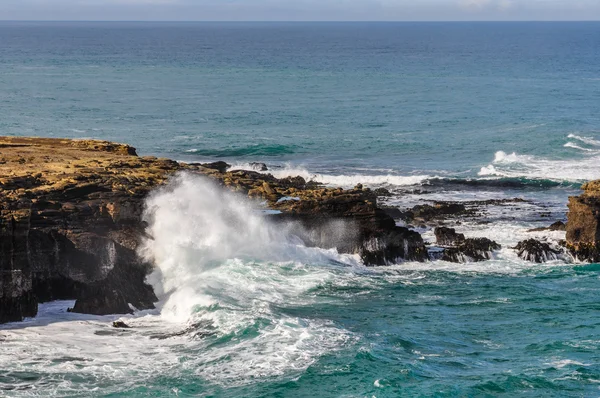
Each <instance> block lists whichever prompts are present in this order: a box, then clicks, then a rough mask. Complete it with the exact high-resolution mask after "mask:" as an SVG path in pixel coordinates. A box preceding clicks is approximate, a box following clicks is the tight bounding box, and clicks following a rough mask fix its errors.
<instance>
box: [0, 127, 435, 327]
mask: <svg viewBox="0 0 600 398" xmlns="http://www.w3.org/2000/svg"><path fill="white" fill-rule="evenodd" d="M177 172H189V173H196V174H200V175H204V176H206V177H207V178H211V179H213V180H214V181H216V182H217V183H218V184H221V185H223V186H224V187H227V188H229V189H232V190H234V191H237V192H239V193H240V194H241V195H247V196H249V197H251V198H257V199H259V200H261V201H265V202H266V203H267V206H268V207H270V208H271V209H274V210H277V212H274V213H277V214H274V215H272V216H269V217H271V218H272V219H273V221H275V222H287V223H291V224H293V225H297V226H298V227H297V232H298V234H299V235H301V238H302V239H303V240H304V241H305V243H306V244H307V245H314V246H319V247H324V248H334V247H335V248H337V249H338V250H339V251H340V252H345V253H356V254H359V255H360V256H361V257H362V258H363V260H364V261H365V263H366V264H368V265H382V264H387V263H393V262H397V261H400V260H418V261H424V260H426V259H427V250H426V248H425V245H424V243H423V240H422V238H421V236H420V235H419V234H418V233H417V232H414V231H411V230H409V229H407V228H403V227H398V226H396V223H395V222H394V220H393V219H392V218H391V217H390V216H389V215H388V214H386V213H385V212H384V211H383V210H381V209H379V208H378V207H377V199H376V195H375V194H374V193H373V192H372V191H371V190H370V189H363V188H362V187H357V188H355V189H351V190H343V189H334V188H326V187H323V186H320V185H319V184H317V183H313V182H307V181H305V180H304V179H302V178H301V177H294V178H284V179H276V178H275V177H273V176H272V175H270V174H264V173H259V172H256V171H243V170H240V171H227V167H226V165H224V164H223V163H222V162H217V163H213V164H205V165H201V164H185V163H178V162H175V161H173V160H169V159H160V158H156V157H139V156H137V154H136V151H135V149H134V148H133V147H131V146H129V145H125V144H115V143H111V142H106V141H96V140H67V139H49V138H17V137H0V250H1V253H2V255H1V256H0V273H1V276H2V281H1V282H0V322H11V321H19V320H22V319H23V318H24V317H31V316H35V315H36V313H37V307H38V303H39V302H44V301H50V300H57V299H75V300H76V302H75V306H74V308H73V309H72V310H73V311H75V312H81V313H89V314H98V315H102V314H112V313H129V312H132V311H133V309H134V308H135V309H149V308H153V306H154V303H155V302H156V301H157V298H156V296H155V295H154V292H153V290H152V288H151V287H150V286H149V285H147V284H146V283H145V278H146V275H147V274H148V272H149V271H150V270H151V267H152V265H151V264H146V263H144V262H143V261H141V260H140V259H139V257H138V256H137V255H136V250H137V247H138V245H139V243H140V240H141V237H142V236H144V230H145V225H144V224H143V222H142V220H141V218H142V217H141V216H142V212H143V210H144V199H145V198H146V196H147V195H148V194H149V192H150V191H151V190H152V189H153V188H155V187H157V186H159V185H161V184H163V183H165V181H166V180H167V179H168V178H169V176H170V175H172V174H174V173H177ZM285 198H294V200H285ZM282 199H284V200H282ZM336 222H343V223H345V225H350V226H351V228H344V229H342V230H343V231H344V232H343V233H340V232H336V231H337V229H335V228H334V227H332V226H335V225H336Z"/></svg>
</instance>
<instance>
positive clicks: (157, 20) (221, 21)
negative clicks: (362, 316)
mask: <svg viewBox="0 0 600 398" xmlns="http://www.w3.org/2000/svg"><path fill="white" fill-rule="evenodd" d="M0 22H136V23H148V22H150V23H152V22H154V23H156V22H159V23H489V22H497V23H528V22H550V23H552V22H600V19H531V20H527V19H523V20H510V19H506V20H500V19H474V20H460V19H452V20H425V19H423V20H259V19H256V20H177V19H172V20H171V19H164V20H160V19H156V20H154V19H147V20H136V19H131V20H129V19H0Z"/></svg>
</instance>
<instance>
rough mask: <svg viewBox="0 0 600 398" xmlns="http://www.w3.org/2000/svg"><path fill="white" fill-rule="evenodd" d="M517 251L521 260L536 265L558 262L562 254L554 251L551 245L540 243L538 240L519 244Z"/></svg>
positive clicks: (529, 240) (528, 240)
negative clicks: (551, 261)
mask: <svg viewBox="0 0 600 398" xmlns="http://www.w3.org/2000/svg"><path fill="white" fill-rule="evenodd" d="M515 250H516V251H517V254H518V255H519V257H520V258H522V259H523V260H527V261H531V262H534V263H545V262H546V261H550V260H556V259H557V258H558V255H559V254H560V253H561V251H560V250H557V249H554V248H553V247H552V246H550V244H549V243H546V242H540V241H539V240H536V239H527V240H524V241H521V242H519V243H518V244H517V246H516V247H515Z"/></svg>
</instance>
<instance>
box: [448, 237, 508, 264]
mask: <svg viewBox="0 0 600 398" xmlns="http://www.w3.org/2000/svg"><path fill="white" fill-rule="evenodd" d="M457 243H458V244H456V245H455V246H452V247H447V248H444V253H443V255H442V258H441V259H442V260H444V261H449V262H452V263H466V262H470V261H486V260H490V259H491V258H492V255H493V252H494V251H495V250H500V249H501V248H502V247H501V246H500V245H499V244H498V243H496V242H494V241H493V240H490V239H488V238H467V239H464V240H462V241H459V242H457Z"/></svg>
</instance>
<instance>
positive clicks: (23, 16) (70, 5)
mask: <svg viewBox="0 0 600 398" xmlns="http://www.w3.org/2000/svg"><path fill="white" fill-rule="evenodd" d="M0 20H59V21H65V20H84V21H90V20H102V21H107V20H110V21H118V20H125V21H478V20H481V21H485V20H508V21H518V20H526V21H531V20H600V0H0Z"/></svg>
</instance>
